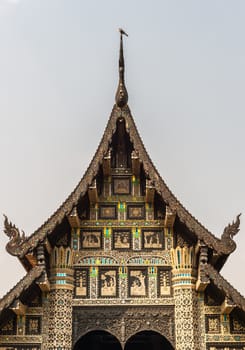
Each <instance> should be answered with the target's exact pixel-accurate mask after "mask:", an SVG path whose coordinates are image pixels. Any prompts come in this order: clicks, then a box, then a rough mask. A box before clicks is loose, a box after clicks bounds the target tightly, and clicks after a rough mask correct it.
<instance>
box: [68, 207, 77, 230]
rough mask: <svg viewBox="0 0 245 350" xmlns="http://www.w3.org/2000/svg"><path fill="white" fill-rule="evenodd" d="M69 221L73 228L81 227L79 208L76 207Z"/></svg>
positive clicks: (69, 216)
mask: <svg viewBox="0 0 245 350" xmlns="http://www.w3.org/2000/svg"><path fill="white" fill-rule="evenodd" d="M68 221H69V224H70V225H71V227H72V228H77V227H80V219H79V216H78V213H77V207H74V208H73V210H72V212H71V213H70V214H69V215H68Z"/></svg>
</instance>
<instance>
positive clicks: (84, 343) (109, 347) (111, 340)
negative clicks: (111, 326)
mask: <svg viewBox="0 0 245 350" xmlns="http://www.w3.org/2000/svg"><path fill="white" fill-rule="evenodd" d="M73 350H122V347H121V344H120V342H119V341H118V339H117V338H116V337H115V336H114V335H112V334H111V333H109V332H106V331H99V330H95V331H91V332H89V333H87V334H85V335H84V336H82V337H81V338H80V339H79V340H78V341H77V343H76V344H75V346H74V349H73Z"/></svg>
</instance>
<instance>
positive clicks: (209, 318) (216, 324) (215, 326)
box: [206, 315, 220, 333]
mask: <svg viewBox="0 0 245 350" xmlns="http://www.w3.org/2000/svg"><path fill="white" fill-rule="evenodd" d="M206 332H207V333H220V316H219V315H206Z"/></svg>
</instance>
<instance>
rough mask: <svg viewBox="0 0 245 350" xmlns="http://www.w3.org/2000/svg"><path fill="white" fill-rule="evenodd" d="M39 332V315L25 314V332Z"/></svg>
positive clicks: (29, 333) (32, 333) (31, 333)
mask: <svg viewBox="0 0 245 350" xmlns="http://www.w3.org/2000/svg"><path fill="white" fill-rule="evenodd" d="M40 333H41V316H26V334H28V335H36V334H40Z"/></svg>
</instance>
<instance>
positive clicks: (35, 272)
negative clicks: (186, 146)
mask: <svg viewBox="0 0 245 350" xmlns="http://www.w3.org/2000/svg"><path fill="white" fill-rule="evenodd" d="M120 33H121V38H120V58H119V85H118V90H117V94H116V104H115V105H114V107H113V109H112V113H111V116H110V118H109V120H108V123H107V126H106V128H105V131H104V134H103V136H102V139H101V141H100V144H99V146H98V148H97V151H96V152H95V155H94V157H93V159H92V161H91V163H90V164H89V166H88V168H87V170H86V171H85V174H84V176H83V177H82V179H81V180H80V181H79V183H78V185H77V186H76V187H75V189H74V190H73V191H72V192H71V194H70V195H69V196H68V198H67V199H66V200H65V201H64V202H63V203H62V204H61V205H60V207H59V208H58V209H57V210H56V211H55V212H54V213H53V215H51V216H50V217H49V218H48V219H47V220H46V221H45V222H44V223H43V224H42V226H41V227H39V228H38V229H37V230H36V231H35V232H34V233H33V234H32V235H30V236H29V237H25V235H24V234H20V231H19V230H18V228H17V227H16V226H15V225H13V224H12V223H11V222H9V221H8V219H7V217H6V218H5V230H4V231H5V233H6V234H7V235H8V236H9V238H10V241H9V242H8V244H7V246H6V249H7V251H8V252H9V253H10V254H12V255H14V256H18V257H19V258H20V259H22V258H24V257H25V256H26V254H28V253H29V252H32V251H33V250H34V249H35V248H36V247H37V246H38V245H39V244H40V243H42V242H44V241H45V240H46V239H47V238H48V237H49V236H51V235H52V233H53V232H54V230H55V228H56V227H57V226H58V225H59V224H61V223H62V222H63V221H64V220H65V219H66V218H67V217H68V216H69V215H71V213H72V212H73V210H74V209H75V208H76V206H77V205H78V203H79V200H80V199H81V198H82V197H83V196H84V195H85V194H86V193H87V191H88V188H89V186H90V185H91V184H92V183H93V180H94V179H95V177H96V175H97V174H98V172H99V168H100V166H101V165H102V162H103V159H104V157H106V156H107V154H108V150H109V148H110V145H111V142H112V138H113V135H114V133H115V132H116V129H117V122H118V120H120V119H121V120H122V119H123V120H124V121H125V126H126V132H127V133H128V135H129V138H130V141H131V143H132V145H133V149H134V153H135V154H136V155H137V157H138V158H139V160H140V162H141V164H142V167H143V169H144V172H145V175H146V177H147V178H148V179H149V180H150V181H151V184H152V186H154V188H155V190H156V192H157V193H158V194H159V195H160V196H161V198H162V199H163V201H164V203H165V204H166V206H167V207H168V208H169V210H170V211H171V212H173V213H175V214H176V216H177V217H178V219H179V221H180V222H181V223H182V224H184V225H185V227H187V229H188V230H189V231H190V232H191V233H192V234H193V235H194V236H195V237H196V238H197V240H199V241H201V242H202V243H204V244H205V245H207V246H208V247H209V248H210V249H211V250H214V251H215V252H216V253H217V254H218V255H219V256H222V255H223V256H228V255H229V254H230V253H231V252H232V251H234V250H235V248H236V244H235V242H234V241H233V236H234V235H235V234H236V233H237V232H238V231H239V224H240V221H239V215H238V216H237V219H236V221H235V222H233V223H232V224H229V225H228V226H227V227H226V228H225V230H224V232H223V235H222V236H221V239H219V238H217V237H216V236H215V235H213V234H212V233H211V232H210V231H209V230H208V229H207V228H205V227H204V226H203V225H202V224H201V223H200V222H199V221H198V220H197V219H196V218H195V217H194V216H193V215H192V214H191V213H190V212H189V211H188V210H187V209H186V208H185V207H184V206H183V205H182V204H181V203H180V202H179V200H178V199H177V198H176V196H175V195H174V194H173V193H172V192H171V190H170V189H169V188H168V186H167V185H166V183H165V181H164V180H163V179H162V177H161V176H160V174H159V173H158V171H157V169H156V167H155V166H154V164H153V162H152V160H151V158H150V156H149V155H148V153H147V151H146V149H145V146H144V144H143V142H142V139H141V137H140V135H139V132H138V130H137V127H136V125H135V122H134V119H133V116H132V114H131V111H130V109H129V107H128V105H127V101H128V94H127V90H126V87H125V82H124V57H123V42H122V35H123V34H126V33H125V32H123V31H122V30H121V31H120ZM33 266H34V267H31V269H30V271H29V272H28V273H27V275H26V276H25V277H24V278H23V279H21V280H20V282H18V283H17V284H16V286H15V287H14V288H13V289H11V290H10V291H9V292H8V293H7V294H6V295H5V296H4V297H3V298H2V299H1V300H0V313H1V312H2V311H3V310H4V309H6V308H8V307H10V305H11V304H12V303H13V301H14V300H16V299H18V298H19V297H20V295H21V294H22V293H23V291H24V290H26V289H27V288H28V287H30V286H31V285H33V284H35V281H37V279H38V278H39V277H40V276H41V275H42V273H43V272H44V269H45V267H44V266H39V265H38V266H35V263H34V264H33ZM204 271H205V273H206V275H207V277H208V278H209V279H210V280H211V281H212V282H213V284H214V285H215V286H216V287H217V288H218V289H220V290H222V291H223V292H224V294H225V295H227V297H228V298H229V299H231V300H232V301H233V302H234V304H235V305H236V306H237V307H238V308H239V309H241V310H242V311H243V312H245V299H244V297H243V296H242V295H240V294H239V293H238V292H237V291H236V289H235V288H234V287H232V286H231V285H230V284H229V283H228V282H227V281H226V280H225V279H224V278H223V277H222V276H221V275H220V273H219V272H218V271H217V270H216V269H215V268H214V267H213V266H211V265H210V264H206V265H205V267H204Z"/></svg>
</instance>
